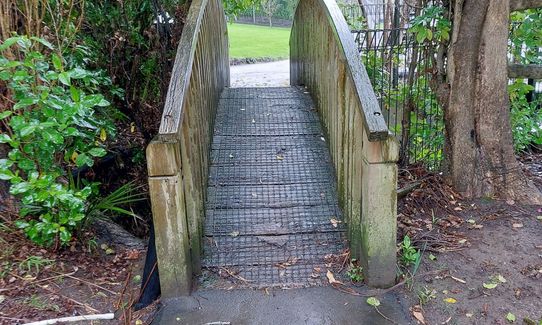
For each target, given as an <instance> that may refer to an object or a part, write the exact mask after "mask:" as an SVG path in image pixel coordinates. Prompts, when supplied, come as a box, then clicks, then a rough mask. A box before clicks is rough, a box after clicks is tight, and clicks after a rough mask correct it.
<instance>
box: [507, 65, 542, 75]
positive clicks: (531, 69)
mask: <svg viewBox="0 0 542 325" xmlns="http://www.w3.org/2000/svg"><path fill="white" fill-rule="evenodd" d="M508 77H509V78H517V79H521V78H525V79H542V64H516V63H509V64H508Z"/></svg>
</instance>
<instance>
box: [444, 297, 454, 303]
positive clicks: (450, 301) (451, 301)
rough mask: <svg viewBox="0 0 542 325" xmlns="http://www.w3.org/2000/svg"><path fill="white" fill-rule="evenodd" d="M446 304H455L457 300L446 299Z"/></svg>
mask: <svg viewBox="0 0 542 325" xmlns="http://www.w3.org/2000/svg"><path fill="white" fill-rule="evenodd" d="M444 302H447V303H449V304H455V303H456V302H457V300H455V299H454V298H444Z"/></svg>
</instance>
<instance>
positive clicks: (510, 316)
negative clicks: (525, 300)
mask: <svg viewBox="0 0 542 325" xmlns="http://www.w3.org/2000/svg"><path fill="white" fill-rule="evenodd" d="M506 320H507V321H509V322H510V323H513V322H515V321H516V315H514V314H512V313H508V314H506Z"/></svg>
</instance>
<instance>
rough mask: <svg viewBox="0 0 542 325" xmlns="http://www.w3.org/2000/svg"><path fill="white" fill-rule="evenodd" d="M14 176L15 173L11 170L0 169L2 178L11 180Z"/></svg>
mask: <svg viewBox="0 0 542 325" xmlns="http://www.w3.org/2000/svg"><path fill="white" fill-rule="evenodd" d="M13 177H15V175H14V174H13V172H11V170H9V169H0V180H3V181H9V180H10V179H12V178H13Z"/></svg>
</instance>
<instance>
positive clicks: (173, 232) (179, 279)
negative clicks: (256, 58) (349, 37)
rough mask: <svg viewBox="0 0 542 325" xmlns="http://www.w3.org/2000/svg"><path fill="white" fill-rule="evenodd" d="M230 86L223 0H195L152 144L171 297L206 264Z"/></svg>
mask: <svg viewBox="0 0 542 325" xmlns="http://www.w3.org/2000/svg"><path fill="white" fill-rule="evenodd" d="M227 86H229V58H228V37H227V26H226V19H225V16H224V11H223V9H222V2H221V0H193V1H192V4H191V6H190V9H189V12H188V16H187V18H186V21H185V25H184V28H183V32H182V35H181V39H180V42H179V45H178V48H177V54H176V57H175V63H174V66H173V70H172V73H171V79H170V83H169V89H168V93H167V96H166V100H165V104H164V111H163V115H162V120H161V124H160V129H159V132H158V135H157V136H156V137H155V138H154V139H153V141H151V143H150V144H149V145H148V147H147V169H148V174H149V195H150V198H151V206H152V214H153V224H154V232H155V243H156V253H157V258H158V267H159V269H160V283H161V291H162V296H163V297H174V296H181V295H186V294H188V293H189V292H190V289H191V279H192V275H193V273H198V272H199V269H200V266H201V264H200V256H201V246H202V240H203V235H202V229H203V219H204V203H205V195H206V185H207V176H208V173H209V167H208V166H209V152H210V150H209V149H210V147H211V141H212V135H213V128H214V120H215V115H216V109H217V106H218V102H219V99H220V94H221V93H222V90H223V89H224V88H225V87H227Z"/></svg>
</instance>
